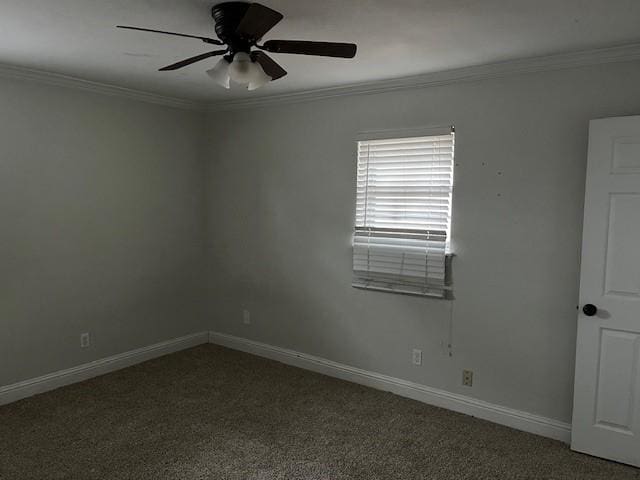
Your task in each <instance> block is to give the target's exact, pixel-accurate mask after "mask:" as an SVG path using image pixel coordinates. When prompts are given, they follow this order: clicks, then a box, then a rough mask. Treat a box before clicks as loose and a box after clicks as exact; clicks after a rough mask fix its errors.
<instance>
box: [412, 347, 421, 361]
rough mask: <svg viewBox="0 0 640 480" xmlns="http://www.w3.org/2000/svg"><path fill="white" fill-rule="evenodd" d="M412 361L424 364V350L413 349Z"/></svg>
mask: <svg viewBox="0 0 640 480" xmlns="http://www.w3.org/2000/svg"><path fill="white" fill-rule="evenodd" d="M411 362H412V363H413V364H414V365H422V350H418V349H417V348H414V349H413V356H412V358H411Z"/></svg>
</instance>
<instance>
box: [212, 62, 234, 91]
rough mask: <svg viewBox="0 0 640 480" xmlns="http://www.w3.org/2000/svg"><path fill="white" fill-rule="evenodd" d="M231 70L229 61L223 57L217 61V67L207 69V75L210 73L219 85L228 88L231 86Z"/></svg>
mask: <svg viewBox="0 0 640 480" xmlns="http://www.w3.org/2000/svg"><path fill="white" fill-rule="evenodd" d="M229 70H230V64H229V61H228V60H227V59H226V58H224V57H223V58H221V59H220V61H219V62H218V63H216V66H215V67H213V68H212V69H210V70H207V75H209V76H210V77H211V78H212V79H213V81H214V82H216V83H217V84H218V85H220V86H221V87H224V88H226V89H228V88H230V85H229V80H230V76H229Z"/></svg>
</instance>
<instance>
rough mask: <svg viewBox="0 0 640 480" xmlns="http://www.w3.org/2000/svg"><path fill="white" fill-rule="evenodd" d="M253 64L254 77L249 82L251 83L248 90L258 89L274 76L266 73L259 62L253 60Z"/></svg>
mask: <svg viewBox="0 0 640 480" xmlns="http://www.w3.org/2000/svg"><path fill="white" fill-rule="evenodd" d="M253 65H254V72H253V78H252V79H251V81H250V82H249V85H247V89H248V90H256V89H258V88H260V87H262V86H264V85H266V84H267V83H269V82H270V81H271V80H272V78H271V77H270V76H269V75H267V74H266V73H265V71H264V69H263V68H262V65H260V64H259V63H258V62H253Z"/></svg>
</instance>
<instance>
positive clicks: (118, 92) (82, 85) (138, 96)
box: [0, 64, 203, 110]
mask: <svg viewBox="0 0 640 480" xmlns="http://www.w3.org/2000/svg"><path fill="white" fill-rule="evenodd" d="M0 77H5V78H13V79H18V80H32V81H35V82H40V83H44V84H47V85H55V86H58V87H68V88H73V89H76V90H84V91H87V92H92V93H99V94H102V95H111V96H115V97H122V98H128V99H131V100H137V101H140V102H146V103H153V104H156V105H163V106H167V107H173V108H182V109H187V110H201V109H202V108H203V105H202V103H199V102H194V101H190V100H184V99H181V98H175V97H168V96H164V95H158V94H155V93H150V92H144V91H141V90H134V89H131V88H125V87H119V86H116V85H109V84H106V83H100V82H93V81H91V80H84V79H82V78H77V77H71V76H67V75H62V74H59V73H52V72H45V71H42V70H33V69H30V68H24V67H18V66H14V65H7V64H0Z"/></svg>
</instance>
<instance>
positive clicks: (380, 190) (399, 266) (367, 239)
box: [353, 127, 454, 297]
mask: <svg viewBox="0 0 640 480" xmlns="http://www.w3.org/2000/svg"><path fill="white" fill-rule="evenodd" d="M453 151H454V133H453V128H451V127H449V128H447V129H444V130H443V129H440V130H439V131H431V132H430V134H429V135H423V136H419V137H405V138H380V136H377V138H376V136H373V135H369V136H365V137H364V139H363V140H361V141H359V142H358V167H357V199H356V220H355V232H354V235H353V286H354V287H359V288H370V289H375V290H386V291H392V292H399V293H410V294H417V295H427V296H436V297H445V294H446V291H447V289H448V287H447V285H446V283H447V278H446V277H447V275H446V273H447V272H446V264H447V253H448V247H449V230H450V224H451V194H452V190H453Z"/></svg>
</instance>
